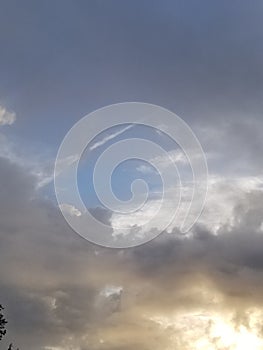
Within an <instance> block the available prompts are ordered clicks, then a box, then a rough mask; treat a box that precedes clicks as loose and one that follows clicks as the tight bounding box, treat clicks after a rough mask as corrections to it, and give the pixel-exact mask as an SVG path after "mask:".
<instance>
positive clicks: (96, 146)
mask: <svg viewBox="0 0 263 350" xmlns="http://www.w3.org/2000/svg"><path fill="white" fill-rule="evenodd" d="M133 127H134V125H133V124H131V125H128V126H126V127H124V128H122V129H121V130H119V131H116V132H115V133H113V134H109V135H107V136H105V137H104V138H103V139H102V140H100V141H98V142H95V143H94V144H93V145H92V146H90V148H89V149H90V151H93V150H94V149H96V148H98V147H100V146H103V145H104V144H105V143H106V142H108V141H110V140H112V139H114V138H115V137H117V136H119V135H121V134H123V133H124V132H125V131H127V130H130V129H131V128H133Z"/></svg>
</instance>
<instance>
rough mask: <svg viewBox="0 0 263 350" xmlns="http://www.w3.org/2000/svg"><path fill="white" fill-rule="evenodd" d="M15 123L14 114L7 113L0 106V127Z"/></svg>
mask: <svg viewBox="0 0 263 350" xmlns="http://www.w3.org/2000/svg"><path fill="white" fill-rule="evenodd" d="M15 121H16V114H15V112H12V111H8V110H7V109H6V108H5V107H3V106H1V105H0V126H3V125H12V124H14V122H15Z"/></svg>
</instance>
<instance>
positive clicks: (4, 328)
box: [0, 304, 7, 340]
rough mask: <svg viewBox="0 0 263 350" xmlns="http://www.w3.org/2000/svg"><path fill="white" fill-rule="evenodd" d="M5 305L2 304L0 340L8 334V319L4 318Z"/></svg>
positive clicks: (0, 309) (0, 307)
mask: <svg viewBox="0 0 263 350" xmlns="http://www.w3.org/2000/svg"><path fill="white" fill-rule="evenodd" d="M3 309H4V308H3V306H2V305H1V304H0V340H1V339H2V338H3V336H4V335H5V334H6V324H7V321H6V320H5V318H4V315H3V314H2V310H3Z"/></svg>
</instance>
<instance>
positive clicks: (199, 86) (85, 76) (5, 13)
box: [0, 0, 263, 350]
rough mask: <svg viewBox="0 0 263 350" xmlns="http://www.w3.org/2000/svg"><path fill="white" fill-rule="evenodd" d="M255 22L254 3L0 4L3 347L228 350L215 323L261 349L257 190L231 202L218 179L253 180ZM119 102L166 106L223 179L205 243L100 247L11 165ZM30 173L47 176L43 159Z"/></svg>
mask: <svg viewBox="0 0 263 350" xmlns="http://www.w3.org/2000/svg"><path fill="white" fill-rule="evenodd" d="M262 12H263V6H262V2H261V1H257V0H255V1H254V0H253V1H250V2H248V1H246V0H241V1H236V0H235V1H231V2H229V1H227V0H223V1H220V2H219V1H211V0H205V1H202V2H196V1H194V0H190V1H187V2H185V1H170V0H167V1H166V0H165V1H162V2H157V1H148V0H143V1H130V2H125V3H124V2H123V1H119V0H117V1H107V2H102V1H89V2H85V1H78V2H75V1H74V2H73V1H71V0H66V1H60V0H59V1H56V2H54V3H52V4H51V3H50V2H35V1H31V0H26V1H24V2H23V4H22V3H18V2H15V1H2V2H1V11H0V47H1V58H0V60H1V65H0V76H1V79H0V95H1V96H0V107H1V106H4V107H5V108H6V109H7V110H10V111H14V112H15V113H16V116H17V120H16V122H15V123H14V124H13V125H12V128H8V127H5V128H6V129H5V135H6V137H7V138H8V140H12V141H13V142H14V143H15V145H16V147H15V148H16V149H17V148H18V151H16V157H15V158H14V159H13V162H11V161H10V160H8V159H7V158H0V196H1V201H0V242H1V244H0V302H1V303H3V304H4V305H5V307H6V309H5V312H6V316H7V318H8V320H9V324H8V335H7V336H6V337H5V339H4V341H3V343H1V346H2V344H3V347H4V348H7V344H8V342H10V341H13V342H14V343H15V344H17V345H18V346H19V347H20V349H21V350H24V349H26V350H61V349H63V350H72V349H74V350H122V349H126V350H135V349H136V350H138V349H139V350H148V349H151V350H155V349H156V350H159V349H160V347H161V348H162V349H164V350H170V348H171V346H172V349H173V350H177V349H180V350H190V349H191V350H192V349H193V348H196V347H195V345H193V344H196V343H195V339H197V338H201V339H205V340H206V341H207V342H208V343H205V344H206V345H207V346H208V348H209V346H210V348H211V347H212V346H213V347H214V348H215V349H219V350H223V349H224V350H225V349H230V345H229V344H228V343H220V341H221V340H220V339H221V338H222V337H223V336H224V334H223V333H224V332H225V333H227V334H228V335H229V334H230V333H229V332H228V331H229V329H228V328H227V331H226V330H225V328H223V333H222V331H221V333H219V334H218V333H217V332H215V331H214V327H216V326H217V324H218V322H219V323H220V322H221V321H220V320H223V321H224V322H229V323H230V325H231V327H232V328H233V329H234V330H236V331H238V329H239V327H240V326H242V325H243V326H244V327H246V329H248V330H249V331H250V332H252V331H253V332H254V333H253V334H256V336H257V337H258V338H259V339H261V340H262V338H263V335H262V317H263V315H262V313H261V310H262V307H263V299H262V295H263V293H262V292H263V283H262V280H263V279H262V277H263V258H262V248H263V235H262V221H263V219H262V212H263V207H262V206H263V204H262V203H263V201H262V189H260V186H257V190H256V189H254V190H253V191H252V190H251V189H249V190H248V189H245V190H242V191H240V188H236V192H238V194H236V193H235V186H236V183H234V181H232V179H233V178H235V179H236V180H240V181H241V180H242V177H241V176H245V181H248V179H247V177H246V176H252V175H253V176H256V177H257V179H260V178H261V169H262V150H263V147H262V135H261V131H262V127H263V125H262V107H263V105H262V101H263V99H262V94H263V75H262V72H263V69H262V68H263V67H262V62H263V57H262V56H263V40H262V36H263V32H262ZM126 100H128V101H134V100H138V101H144V102H150V103H155V104H159V105H162V106H164V107H167V108H170V109H171V110H173V111H174V112H176V113H177V114H178V115H180V116H182V117H183V118H184V119H185V120H186V121H187V122H188V123H189V124H190V126H191V127H192V128H193V130H194V131H195V132H196V134H197V136H198V137H199V139H200V141H201V143H202V144H203V145H204V149H205V151H206V152H207V154H208V155H209V167H210V171H211V173H212V174H215V175H218V176H221V177H222V178H224V179H225V183H223V185H220V184H219V186H218V188H219V189H218V192H220V193H227V194H228V193H231V196H232V197H233V198H232V199H233V201H234V203H235V210H234V212H233V215H232V214H231V215H230V216H231V220H230V221H229V222H227V221H223V222H224V223H223V224H221V226H220V227H219V228H218V229H217V235H214V233H212V232H210V230H209V228H208V226H209V225H208V223H206V222H204V223H203V225H199V226H196V227H195V229H194V230H193V232H192V233H191V235H190V236H189V237H187V238H184V239H182V237H179V236H178V235H177V234H176V232H174V233H173V234H168V233H164V234H163V235H161V236H160V237H159V238H158V239H156V240H154V241H152V242H150V243H149V244H147V245H143V246H141V247H138V248H133V249H129V250H114V251H113V250H108V249H103V248H99V247H97V246H94V245H92V244H90V243H88V242H86V241H85V240H83V239H82V238H81V237H79V236H78V235H76V234H75V233H74V232H72V231H71V229H70V228H69V227H68V226H67V225H66V223H65V221H64V219H63V218H62V216H61V214H60V212H59V210H58V208H57V207H56V205H55V204H54V203H53V202H52V201H51V200H50V199H47V198H46V197H45V195H46V194H47V193H46V192H48V191H50V192H51V191H52V190H50V189H48V190H47V191H46V192H45V191H43V192H44V193H43V192H41V191H39V190H38V189H37V185H38V184H39V182H38V181H39V179H37V177H36V176H34V175H32V174H31V172H30V171H29V170H26V166H21V165H20V166H19V165H18V164H16V163H19V164H23V163H26V157H25V156H24V154H28V158H30V156H29V155H30V154H32V153H33V152H32V149H33V150H34V151H35V152H36V153H41V152H42V154H44V153H45V152H47V153H49V152H50V154H52V155H53V153H55V151H56V148H57V146H58V145H59V144H60V142H61V140H62V138H63V137H64V135H65V133H66V132H67V131H68V129H69V128H70V127H71V126H72V125H73V123H74V122H75V121H77V120H78V119H79V118H80V117H82V116H83V115H85V114H87V113H88V112H90V111H93V110H94V109H96V108H99V107H102V106H104V105H107V104H110V103H116V102H123V101H126ZM0 136H1V145H3V147H4V146H5V142H6V139H5V137H4V138H3V142H2V135H0ZM6 147H7V148H9V145H8V146H6ZM47 150H48V151H47ZM9 151H10V150H9V149H7V153H8V152H9ZM22 151H23V152H22ZM27 151H29V152H28V153H27ZM1 154H2V152H1ZM45 154H46V153H45ZM9 158H12V157H9ZM19 158H21V159H20V160H19ZM49 158H52V156H50V155H49ZM14 161H15V162H16V163H14ZM34 163H38V164H37V167H36V168H37V170H39V168H40V169H42V170H43V171H44V172H45V173H47V175H50V173H52V170H50V168H51V166H50V164H52V161H51V160H50V159H49V161H48V162H46V163H45V162H42V158H41V155H40V154H39V158H38V157H36V158H34ZM44 163H45V164H44ZM41 166H42V168H41ZM45 167H46V168H45ZM28 168H29V167H27V169H28ZM35 173H36V171H35ZM243 180H244V179H243ZM243 180H242V181H243ZM236 187H238V186H236ZM252 187H253V186H252ZM240 192H242V193H240ZM232 193H233V195H232ZM48 196H49V198H51V197H52V196H53V192H52V195H50V193H49V192H48ZM215 198H216V199H217V196H216V194H215ZM218 198H219V200H220V198H221V197H218ZM222 198H224V197H222ZM226 198H227V196H226ZM221 201H222V199H221ZM220 204H221V205H222V206H225V207H226V210H227V208H228V204H229V203H227V202H226V203H220ZM209 210H210V211H209ZM216 210H217V207H216V209H215V208H208V213H213V211H216ZM93 214H94V216H95V217H97V218H100V219H101V220H102V221H104V222H109V220H110V218H111V213H108V212H105V211H103V210H101V209H99V208H96V209H94V210H93ZM216 215H217V216H220V215H222V214H221V211H218V213H216ZM225 222H227V223H225ZM89 229H90V230H91V232H92V233H94V234H99V232H93V227H92V226H90V227H89ZM135 229H136V227H135ZM228 315H229V319H228V320H226V319H227V318H228ZM221 326H222V324H221ZM232 328H231V329H232ZM221 329H222V327H221ZM204 346H205V345H204ZM252 346H254V343H253V339H251V338H249V347H251V348H252ZM254 347H255V348H256V345H255V346H254ZM261 348H263V344H260V345H259V347H258V349H261Z"/></svg>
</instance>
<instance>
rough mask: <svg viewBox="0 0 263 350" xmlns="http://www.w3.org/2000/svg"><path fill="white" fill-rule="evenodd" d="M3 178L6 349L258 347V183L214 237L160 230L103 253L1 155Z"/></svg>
mask: <svg viewBox="0 0 263 350" xmlns="http://www.w3.org/2000/svg"><path fill="white" fill-rule="evenodd" d="M0 174H1V191H2V192H1V195H3V198H5V201H1V205H0V209H1V210H0V239H1V246H0V262H1V264H0V277H1V302H2V303H3V304H4V305H5V307H6V309H5V312H6V316H7V317H8V319H9V324H8V331H9V332H8V335H7V336H6V339H5V340H4V342H3V346H4V347H5V345H6V344H7V343H8V342H9V341H10V340H12V341H13V342H14V343H16V344H17V345H19V346H20V348H21V349H23V348H24V349H29V350H34V349H36V348H37V349H42V348H48V347H49V348H55V349H56V348H63V349H65V350H70V349H72V348H74V349H81V350H82V349H83V350H86V349H91V350H113V349H123V348H125V349H129V350H135V349H140V350H148V349H151V350H152V349H153V350H158V349H159V348H160V346H161V347H162V349H165V350H170V349H171V348H172V349H173V350H174V349H180V350H192V348H193V344H194V346H195V348H196V349H197V348H198V346H199V345H198V344H203V347H201V348H202V349H206V347H207V349H208V348H209V349H213V350H214V349H220V350H223V349H225V348H227V346H229V347H230V346H232V347H233V349H235V346H236V347H237V346H239V343H235V342H237V341H238V340H237V339H238V338H239V336H240V337H241V339H243V342H244V341H245V340H244V339H249V340H250V341H251V344H254V349H255V350H258V349H261V346H262V339H263V335H262V333H261V327H262V314H261V312H260V310H261V309H262V307H263V298H262V295H263V283H262V275H263V259H262V246H263V235H262V210H263V205H262V203H263V201H262V191H261V190H259V189H258V187H257V185H255V184H254V185H253V186H252V187H253V188H250V189H249V190H247V191H246V192H243V196H240V197H239V196H238V197H237V198H238V199H237V201H236V202H235V206H234V209H233V222H232V224H231V225H229V224H227V223H224V224H221V225H220V228H219V229H218V232H217V235H214V233H213V232H211V231H210V229H209V228H208V227H206V226H205V223H204V224H203V225H199V226H195V228H194V230H193V231H192V232H191V235H189V236H188V237H187V238H182V237H179V236H178V235H176V234H174V233H175V232H174V233H170V234H168V233H164V234H163V235H161V236H160V237H158V238H157V239H156V240H154V241H152V242H150V243H148V244H147V245H143V246H140V247H137V248H133V249H128V250H109V249H103V248H99V247H97V246H94V245H92V244H90V243H88V242H87V241H84V240H83V239H82V238H80V237H79V236H78V235H76V234H75V233H74V232H72V231H71V230H70V228H69V227H68V226H67V225H66V223H65V222H64V220H63V218H62V216H61V214H60V213H59V210H58V208H57V207H56V206H54V204H53V203H52V202H50V201H48V200H46V199H41V198H39V196H38V194H37V192H36V190H35V185H34V184H35V183H36V181H37V179H36V178H35V177H34V176H33V175H30V174H28V173H27V172H26V171H25V170H24V169H23V168H22V167H21V166H18V165H16V164H14V163H11V162H10V161H8V160H7V159H4V158H2V159H0ZM245 188H246V189H247V186H245ZM221 191H222V189H221ZM226 191H227V189H226ZM94 214H95V213H94ZM96 215H97V216H102V217H105V215H106V214H105V212H100V211H99V210H96ZM106 216H107V215H106ZM109 217H110V216H107V218H108V219H109ZM88 229H89V230H92V227H91V226H90V227H88ZM18 247H19V249H18ZM226 334H229V337H226ZM242 336H243V338H242ZM227 341H229V343H227ZM205 346H206V347H205Z"/></svg>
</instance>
